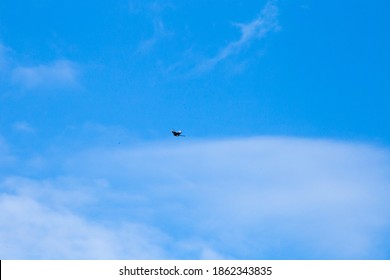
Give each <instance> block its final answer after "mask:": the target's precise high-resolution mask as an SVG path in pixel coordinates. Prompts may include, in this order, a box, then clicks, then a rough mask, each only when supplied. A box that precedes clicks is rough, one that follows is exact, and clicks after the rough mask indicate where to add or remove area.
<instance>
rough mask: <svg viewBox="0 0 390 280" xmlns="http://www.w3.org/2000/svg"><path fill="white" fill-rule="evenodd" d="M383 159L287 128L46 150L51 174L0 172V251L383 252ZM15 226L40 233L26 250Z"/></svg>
mask: <svg viewBox="0 0 390 280" xmlns="http://www.w3.org/2000/svg"><path fill="white" fill-rule="evenodd" d="M389 159H390V157H389V151H388V150H386V149H382V148H378V147H374V146H371V145H366V144H359V143H347V142H339V141H332V140H316V139H300V138H286V137H254V138H246V139H245V138H242V139H225V140H223V139H222V140H211V141H185V142H182V143H162V144H158V143H150V144H149V145H143V146H138V147H137V146H135V147H131V146H128V147H120V148H118V147H113V148H109V147H106V148H103V147H101V148H99V147H95V148H93V147H91V148H87V149H84V150H82V151H79V152H76V153H75V152H71V153H69V152H67V153H65V154H64V153H62V156H61V158H55V157H54V158H53V157H51V158H50V157H48V158H47V157H46V160H47V161H48V164H49V165H50V162H51V161H56V162H61V166H62V167H60V170H58V175H57V176H55V177H51V178H46V179H29V178H26V177H10V176H6V177H3V179H2V182H1V184H0V185H1V188H2V190H3V194H2V195H1V200H0V201H1V203H0V207H1V208H2V212H3V213H6V214H7V215H4V216H3V217H4V219H3V220H2V221H1V226H2V228H3V229H4V230H3V233H2V234H3V237H2V240H3V243H2V245H0V251H1V252H2V254H3V255H2V259H7V258H45V257H46V258H47V257H49V258H102V257H103V256H106V258H113V259H116V258H161V259H166V258H194V259H198V258H216V259H223V258H237V259H246V258H259V259H264V258H265V259H273V258H276V259H279V258H282V259H283V258H285V259H311V258H312V259H381V258H385V257H386V256H388V252H387V251H386V250H385V248H386V246H385V245H386V241H385V236H387V234H388V233H389V231H390V225H389V223H388V222H387V220H388V214H387V213H388V211H389V206H388V203H387V201H388V198H389V194H390V191H389V185H390V178H389V177H388V175H387V174H388V171H389ZM4 191H5V192H4ZM6 216H7V217H8V216H9V217H11V216H12V217H13V222H12V223H9V222H7V221H8V219H7V218H6ZM53 219H55V220H56V221H57V222H55V223H54V224H55V225H56V226H55V231H54V228H52V227H51V226H52V224H53ZM37 226H39V227H38V228H41V227H42V228H43V229H44V230H42V231H37ZM16 227H18V228H23V230H24V231H25V234H27V235H30V236H35V235H37V234H40V235H43V238H42V239H41V241H40V242H39V244H38V245H36V246H38V247H35V248H36V250H37V251H36V253H35V254H34V255H31V254H27V253H23V252H24V249H23V248H24V246H31V244H30V243H28V241H25V240H24V241H23V242H22V240H19V239H20V238H22V237H21V236H19V237H18V236H13V235H12V234H11V233H12V232H14V231H15V230H16ZM69 227H71V228H73V232H72V233H71V232H69ZM132 229H134V230H135V231H133V230H132ZM144 231H146V232H147V233H148V234H146V233H145V232H144ZM11 236H12V237H11ZM53 238H55V240H58V241H59V242H60V243H61V244H68V249H67V250H69V251H64V250H65V248H64V247H58V248H56V247H52V245H50V244H51V243H52V242H53V240H54V239H53ZM77 240H80V241H81V240H84V241H83V243H82V244H83V245H81V243H80V246H82V247H78V245H77V246H76V244H79V243H78V242H79V241H77ZM119 240H120V242H119ZM123 242H124V243H125V244H126V246H127V247H126V248H127V249H126V250H125V251H121V250H119V249H118V250H115V248H118V246H119V247H120V245H119V243H123ZM94 244H99V246H98V247H97V248H95V246H96V245H94ZM137 244H138V245H137ZM140 244H141V245H140ZM4 246H6V247H5V248H11V247H15V248H14V249H13V250H12V252H13V253H12V254H11V251H10V249H7V250H6V249H5V248H4ZM7 246H8V247H7ZM140 246H141V247H140ZM1 247H3V248H1ZM49 247H50V249H49ZM145 248H148V249H145ZM95 249H96V250H97V251H95ZM45 250H49V251H45ZM83 250H85V253H84V254H83V253H82V251H83ZM105 250H107V252H106V253H105ZM142 250H146V251H142ZM141 251H142V252H143V253H142V252H141ZM146 252H150V253H149V254H148V253H146Z"/></svg>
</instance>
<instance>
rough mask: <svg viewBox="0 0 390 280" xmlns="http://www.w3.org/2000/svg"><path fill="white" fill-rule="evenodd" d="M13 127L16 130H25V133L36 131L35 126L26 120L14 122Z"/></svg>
mask: <svg viewBox="0 0 390 280" xmlns="http://www.w3.org/2000/svg"><path fill="white" fill-rule="evenodd" d="M12 127H13V129H15V130H16V131H20V132H25V133H32V132H35V128H34V127H33V126H32V125H31V124H29V123H28V122H24V121H21V122H16V123H14V124H13V125H12Z"/></svg>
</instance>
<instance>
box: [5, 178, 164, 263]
mask: <svg viewBox="0 0 390 280" xmlns="http://www.w3.org/2000/svg"><path fill="white" fill-rule="evenodd" d="M62 183H63V182H62ZM68 183H69V182H68ZM73 183H74V182H73ZM1 187H2V188H6V189H8V190H12V189H14V193H12V192H3V193H2V194H1V195H0V211H1V213H2V215H1V217H0V228H1V230H0V257H1V258H2V259H121V258H122V259H132V258H142V259H151V258H153V259H155V258H164V257H166V256H165V254H164V252H163V251H162V250H161V248H160V247H159V246H157V245H156V243H158V242H159V241H161V240H160V239H162V238H163V236H162V235H161V234H160V233H159V232H158V231H156V230H154V229H153V228H152V227H148V226H145V225H142V224H137V223H131V222H126V221H123V223H121V224H120V225H116V226H115V228H114V229H112V228H110V227H109V226H106V225H104V224H98V223H97V222H96V221H90V220H87V219H85V218H83V217H82V216H81V215H77V214H75V213H72V211H71V210H70V209H69V208H67V207H65V206H68V207H69V204H71V205H74V203H75V202H74V200H76V201H77V200H80V192H79V191H75V190H66V191H64V190H61V189H60V190H58V188H61V187H62V186H61V181H60V182H58V181H57V182H56V181H38V180H31V179H24V178H8V179H6V180H5V181H4V182H3V183H2V184H1ZM68 187H69V186H68ZM95 187H98V185H96V186H95ZM81 196H83V195H82V191H81ZM42 198H45V199H42ZM82 199H83V200H84V203H88V202H87V201H85V199H86V197H84V198H82ZM70 208H72V207H70Z"/></svg>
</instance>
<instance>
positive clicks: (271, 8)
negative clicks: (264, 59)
mask: <svg viewBox="0 0 390 280" xmlns="http://www.w3.org/2000/svg"><path fill="white" fill-rule="evenodd" d="M277 17H278V7H277V6H276V1H273V0H271V1H268V2H267V4H266V5H265V7H264V8H263V9H262V11H261V13H260V15H259V16H258V17H257V18H255V19H254V20H253V21H251V22H249V23H236V24H234V25H235V26H237V27H239V28H240V31H241V36H240V38H239V39H238V40H236V41H233V42H230V43H228V44H227V45H226V46H225V47H223V48H222V49H221V50H220V51H219V52H218V53H217V54H216V55H215V56H214V57H211V58H209V59H206V60H205V61H203V62H202V63H200V64H199V65H198V67H197V71H200V72H203V71H207V70H210V69H212V68H213V67H214V66H215V65H217V64H218V63H220V62H221V61H223V60H225V59H227V58H228V57H230V56H233V55H236V54H238V53H240V51H241V50H242V49H243V48H244V47H245V46H247V45H249V44H250V43H251V42H253V41H255V40H259V39H261V38H263V37H264V36H266V35H267V34H268V33H269V32H271V31H276V30H278V29H279V24H278V19H277Z"/></svg>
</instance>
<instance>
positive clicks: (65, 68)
mask: <svg viewBox="0 0 390 280" xmlns="http://www.w3.org/2000/svg"><path fill="white" fill-rule="evenodd" d="M78 76H79V67H78V65H77V64H75V63H73V62H71V61H69V60H56V61H54V62H52V63H50V64H41V65H38V66H31V67H28V66H19V67H15V68H14V69H13V72H12V80H13V82H14V83H15V84H17V85H20V86H21V87H23V88H26V89H36V88H42V87H43V88H46V87H49V88H53V87H54V88H58V87H76V86H78V85H79V83H78Z"/></svg>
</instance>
